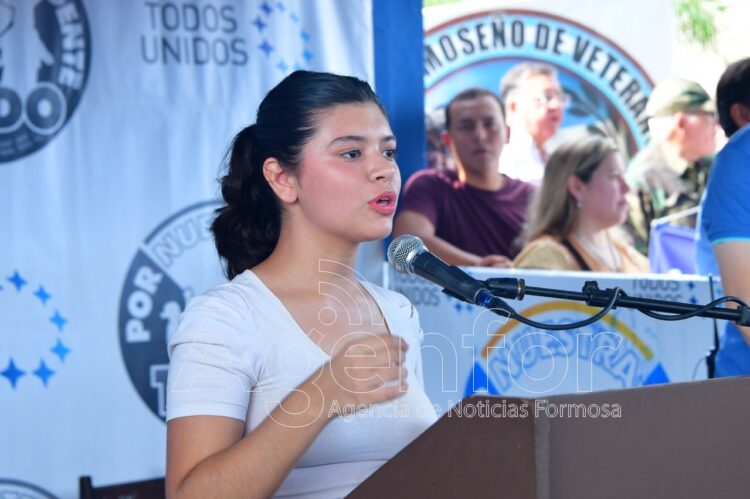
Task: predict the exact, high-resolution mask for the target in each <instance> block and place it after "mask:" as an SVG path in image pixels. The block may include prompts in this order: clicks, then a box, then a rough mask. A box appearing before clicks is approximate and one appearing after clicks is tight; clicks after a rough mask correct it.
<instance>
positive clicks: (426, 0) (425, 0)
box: [422, 0, 462, 7]
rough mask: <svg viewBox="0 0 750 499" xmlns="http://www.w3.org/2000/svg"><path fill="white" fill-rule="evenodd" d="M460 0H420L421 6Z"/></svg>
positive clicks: (459, 0) (458, 0)
mask: <svg viewBox="0 0 750 499" xmlns="http://www.w3.org/2000/svg"><path fill="white" fill-rule="evenodd" d="M461 1H462V0H422V7H433V6H435V5H444V4H446V3H458V2H461Z"/></svg>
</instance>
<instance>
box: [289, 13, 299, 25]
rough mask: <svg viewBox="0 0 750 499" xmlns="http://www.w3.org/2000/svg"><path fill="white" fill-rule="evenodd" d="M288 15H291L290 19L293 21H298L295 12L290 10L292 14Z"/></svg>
mask: <svg viewBox="0 0 750 499" xmlns="http://www.w3.org/2000/svg"><path fill="white" fill-rule="evenodd" d="M289 17H291V18H292V21H294V22H295V23H298V22H299V16H298V15H297V14H296V13H294V12H292V15H291V16H289Z"/></svg>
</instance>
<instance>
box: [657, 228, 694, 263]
mask: <svg viewBox="0 0 750 499" xmlns="http://www.w3.org/2000/svg"><path fill="white" fill-rule="evenodd" d="M648 260H649V264H650V265H651V271H652V272H656V273H659V274H661V273H666V272H670V271H675V270H679V271H680V272H682V273H683V274H695V272H696V268H695V229H693V228H690V227H683V226H679V225H670V224H661V225H656V226H653V227H651V235H650V237H649V245H648Z"/></svg>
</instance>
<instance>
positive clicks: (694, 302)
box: [690, 296, 698, 305]
mask: <svg viewBox="0 0 750 499" xmlns="http://www.w3.org/2000/svg"><path fill="white" fill-rule="evenodd" d="M690 303H692V304H693V305H695V304H696V303H698V300H696V299H695V296H691V297H690Z"/></svg>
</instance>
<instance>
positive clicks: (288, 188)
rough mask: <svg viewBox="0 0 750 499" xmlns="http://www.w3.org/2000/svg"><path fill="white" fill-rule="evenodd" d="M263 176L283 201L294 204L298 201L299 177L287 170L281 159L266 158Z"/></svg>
mask: <svg viewBox="0 0 750 499" xmlns="http://www.w3.org/2000/svg"><path fill="white" fill-rule="evenodd" d="M263 176H264V177H265V179H266V182H268V185H270V186H271V189H273V192H274V193H276V196H278V198H279V199H280V200H281V202H283V203H287V204H292V203H294V202H296V201H297V177H295V176H294V175H292V174H291V173H289V172H287V171H286V170H285V169H284V168H283V167H282V166H281V163H279V160H277V159H276V158H268V159H266V160H265V161H264V162H263Z"/></svg>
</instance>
